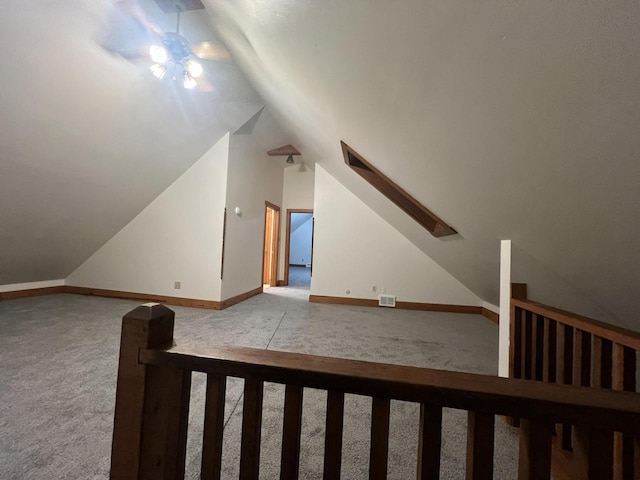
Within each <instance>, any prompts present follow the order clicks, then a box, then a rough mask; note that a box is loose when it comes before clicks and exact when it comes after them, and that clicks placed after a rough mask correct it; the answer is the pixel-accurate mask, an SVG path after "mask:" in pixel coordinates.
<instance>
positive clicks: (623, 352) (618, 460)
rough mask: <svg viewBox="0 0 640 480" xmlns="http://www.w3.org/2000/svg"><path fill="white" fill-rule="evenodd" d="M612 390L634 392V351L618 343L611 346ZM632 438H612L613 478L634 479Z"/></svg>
mask: <svg viewBox="0 0 640 480" xmlns="http://www.w3.org/2000/svg"><path fill="white" fill-rule="evenodd" d="M613 388H614V389H615V390H624V391H628V392H635V390H636V351H635V350H633V349H632V348H629V347H625V346H623V345H620V344H618V343H615V344H614V345H613ZM634 450H635V449H634V438H633V437H632V436H630V435H622V434H621V433H616V434H615V437H614V452H615V453H614V455H615V457H614V458H615V461H614V467H615V477H614V478H621V479H627V478H634V476H633V475H634V456H635V453H634Z"/></svg>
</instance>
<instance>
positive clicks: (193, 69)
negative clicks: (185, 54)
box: [187, 60, 202, 78]
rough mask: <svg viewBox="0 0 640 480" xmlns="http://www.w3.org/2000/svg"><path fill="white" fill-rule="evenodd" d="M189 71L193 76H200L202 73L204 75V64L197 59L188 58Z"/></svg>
mask: <svg viewBox="0 0 640 480" xmlns="http://www.w3.org/2000/svg"><path fill="white" fill-rule="evenodd" d="M187 72H189V75H191V76H192V77H193V78H198V77H199V76H200V75H202V65H200V63H199V62H196V61H195V60H188V61H187Z"/></svg>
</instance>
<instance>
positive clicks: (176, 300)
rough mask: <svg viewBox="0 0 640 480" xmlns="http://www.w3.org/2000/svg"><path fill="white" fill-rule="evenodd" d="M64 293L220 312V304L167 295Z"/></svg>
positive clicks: (73, 289)
mask: <svg viewBox="0 0 640 480" xmlns="http://www.w3.org/2000/svg"><path fill="white" fill-rule="evenodd" d="M66 293H73V294H75V295H93V296H96V297H107V298H120V299H123V300H137V301H142V302H156V303H165V304H167V305H177V306H180V307H193V308H207V309H210V310H220V303H221V302H217V301H215V300H200V299H196V298H184V297H171V296H168V295H154V294H152V293H137V292H123V291H120V290H105V289H102V288H88V287H72V286H67V287H66Z"/></svg>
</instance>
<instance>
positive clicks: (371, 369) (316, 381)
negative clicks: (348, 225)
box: [111, 304, 640, 480]
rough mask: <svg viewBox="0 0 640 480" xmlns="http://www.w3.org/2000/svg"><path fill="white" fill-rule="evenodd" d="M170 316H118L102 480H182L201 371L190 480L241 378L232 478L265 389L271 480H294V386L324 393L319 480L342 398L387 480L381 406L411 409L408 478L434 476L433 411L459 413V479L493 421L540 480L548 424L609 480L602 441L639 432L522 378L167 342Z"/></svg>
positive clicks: (338, 458) (215, 460)
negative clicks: (567, 429)
mask: <svg viewBox="0 0 640 480" xmlns="http://www.w3.org/2000/svg"><path fill="white" fill-rule="evenodd" d="M173 324H174V313H173V311H171V310H169V309H168V308H166V307H164V306H162V305H157V304H148V305H144V306H140V307H138V308H136V309H135V310H133V311H131V312H130V313H128V314H127V315H125V316H124V318H123V323H122V336H121V346H120V361H119V366H118V384H117V393H116V410H115V419H114V432H113V445H112V458H111V479H112V480H125V479H154V480H161V479H182V478H184V474H185V452H186V440H187V423H188V412H189V401H190V398H189V397H190V391H191V390H190V385H191V373H192V372H194V371H197V372H204V373H206V374H207V387H206V406H205V419H204V432H203V454H202V465H201V478H202V479H205V480H211V479H220V475H221V459H222V444H223V438H224V427H223V424H224V403H225V402H224V398H225V390H226V379H227V377H239V378H243V379H244V408H243V420H242V439H241V459H240V473H239V476H240V478H241V479H242V480H257V479H258V476H259V468H260V462H259V459H260V439H261V438H260V437H261V423H262V400H263V385H264V382H275V383H280V384H284V385H286V390H285V396H284V397H285V398H284V402H283V409H284V427H283V434H282V444H281V445H282V449H281V476H280V478H281V479H297V478H298V474H299V455H300V443H301V434H300V432H301V422H302V398H303V395H304V388H305V387H310V388H314V389H322V390H326V391H327V392H328V394H327V414H326V428H325V450H324V479H326V480H330V479H339V478H340V470H341V463H342V460H343V459H342V436H343V421H344V398H345V394H357V395H365V396H369V397H372V399H373V402H372V410H371V444H370V462H369V478H370V479H384V478H386V477H387V458H388V441H389V423H390V419H389V412H390V401H391V400H402V401H408V402H415V403H418V404H419V405H420V419H419V438H418V462H417V465H416V472H417V478H418V479H437V478H439V474H440V450H441V448H440V447H441V442H442V409H443V408H444V407H448V408H456V409H462V410H466V411H468V430H467V456H466V457H467V458H466V468H465V472H466V478H467V479H477V480H480V479H482V480H486V479H490V478H492V476H493V451H494V424H495V416H496V415H506V416H512V417H518V418H519V419H520V425H521V428H520V450H519V476H518V478H519V479H541V478H547V479H548V478H549V475H550V468H551V467H550V465H551V443H552V435H553V426H554V424H558V423H560V424H566V425H574V426H576V430H577V431H580V432H584V434H583V437H580V438H584V439H586V440H587V441H585V442H583V443H582V442H581V443H578V442H576V444H575V445H574V451H579V452H580V454H581V455H583V456H584V458H586V459H587V460H588V465H589V466H590V467H589V469H588V470H585V471H584V472H579V474H580V475H579V476H576V477H574V478H577V479H581V478H589V479H596V478H597V479H609V478H611V477H610V472H609V469H610V467H611V466H610V464H607V463H606V461H605V462H604V464H603V463H601V462H602V461H603V449H604V448H606V445H608V444H609V443H610V439H611V438H612V436H613V432H614V431H617V432H625V434H628V435H632V436H633V435H636V434H638V432H640V401H639V399H640V397H638V396H637V395H636V394H634V393H630V392H620V391H609V390H600V389H583V388H580V387H577V386H569V385H556V384H551V383H548V384H543V383H539V382H532V381H528V380H516V379H505V378H498V377H494V376H487V375H475V374H469V373H460V372H450V371H441V370H433V369H426V368H415V367H407V366H397V365H387V364H380V363H372V362H362V361H354V360H343V359H337V358H328V357H319V356H312V355H302V354H296V353H285V352H275V351H267V350H257V349H252V348H243V347H213V346H206V345H205V346H199V345H192V344H189V343H184V344H180V343H178V344H177V345H176V344H175V342H174V339H173Z"/></svg>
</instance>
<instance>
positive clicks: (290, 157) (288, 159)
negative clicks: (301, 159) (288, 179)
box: [287, 154, 295, 165]
mask: <svg viewBox="0 0 640 480" xmlns="http://www.w3.org/2000/svg"><path fill="white" fill-rule="evenodd" d="M287 163H288V164H289V165H293V164H294V163H295V160H294V159H293V155H291V154H289V156H288V157H287Z"/></svg>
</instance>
